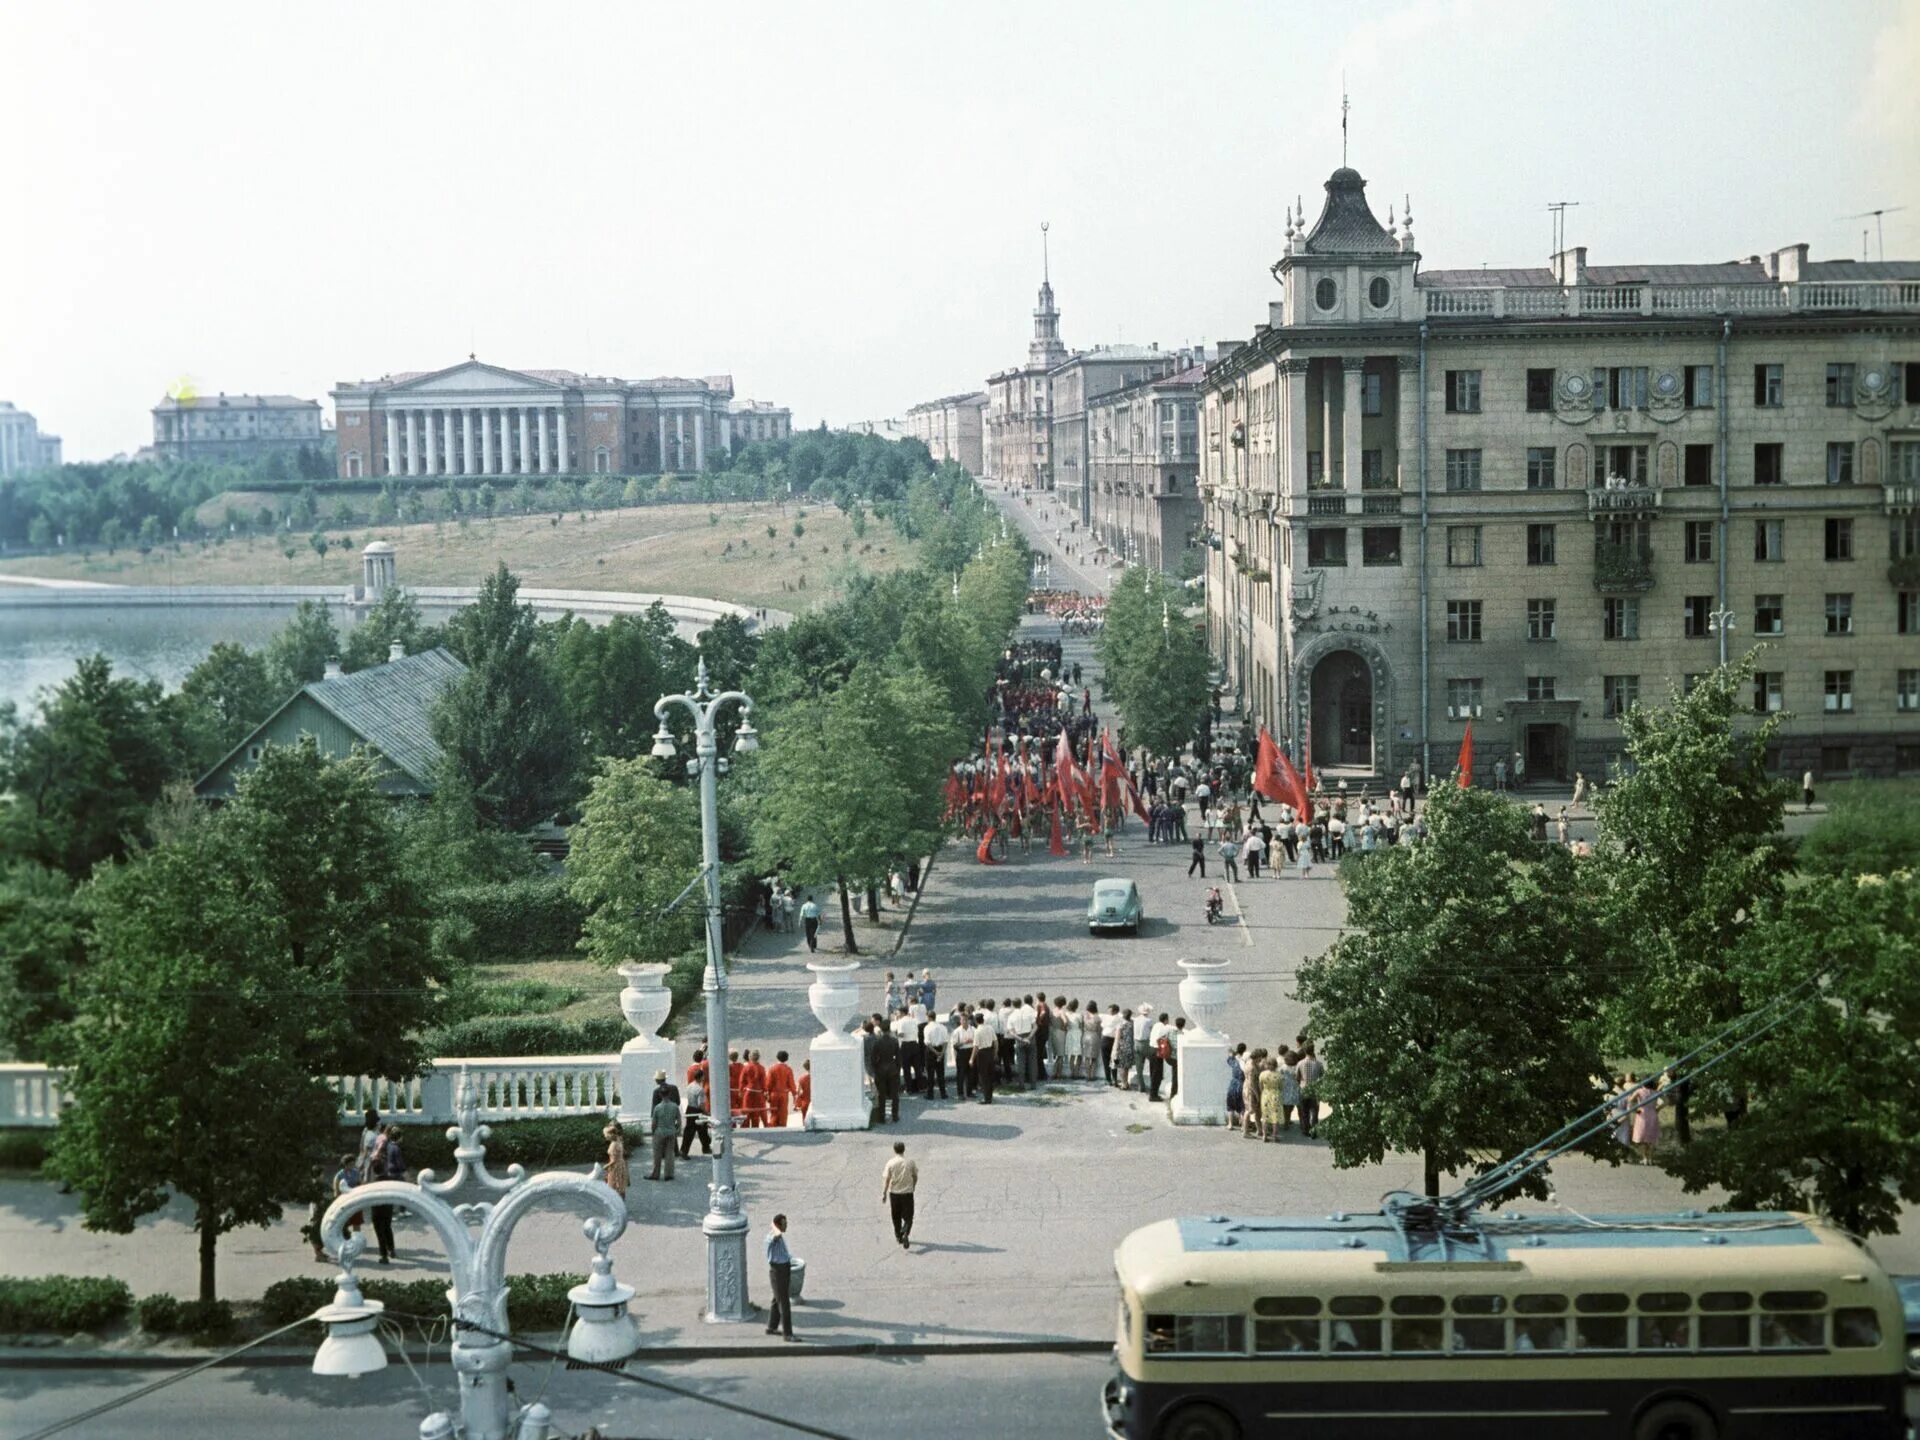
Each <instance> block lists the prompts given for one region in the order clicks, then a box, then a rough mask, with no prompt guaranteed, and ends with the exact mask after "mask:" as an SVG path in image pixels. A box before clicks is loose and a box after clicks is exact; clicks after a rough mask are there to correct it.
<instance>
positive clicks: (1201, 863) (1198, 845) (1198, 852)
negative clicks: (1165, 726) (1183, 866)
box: [1187, 835, 1207, 880]
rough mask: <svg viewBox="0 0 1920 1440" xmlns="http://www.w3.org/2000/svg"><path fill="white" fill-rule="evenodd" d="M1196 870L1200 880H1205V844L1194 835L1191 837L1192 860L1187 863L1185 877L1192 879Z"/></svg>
mask: <svg viewBox="0 0 1920 1440" xmlns="http://www.w3.org/2000/svg"><path fill="white" fill-rule="evenodd" d="M1196 870H1198V871H1199V872H1200V878H1201V879H1202V880H1204V879H1206V878H1207V842H1206V841H1205V840H1203V839H1201V838H1200V836H1198V835H1196V836H1194V837H1193V859H1192V860H1190V861H1188V862H1187V876H1188V878H1189V879H1191V878H1192V876H1193V872H1194V871H1196Z"/></svg>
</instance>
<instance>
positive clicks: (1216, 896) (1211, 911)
mask: <svg viewBox="0 0 1920 1440" xmlns="http://www.w3.org/2000/svg"><path fill="white" fill-rule="evenodd" d="M1225 916H1226V902H1225V901H1224V900H1222V899H1221V898H1220V892H1219V891H1218V890H1209V891H1208V892H1207V924H1209V925H1218V924H1219V923H1220V922H1221V920H1222V919H1224V918H1225Z"/></svg>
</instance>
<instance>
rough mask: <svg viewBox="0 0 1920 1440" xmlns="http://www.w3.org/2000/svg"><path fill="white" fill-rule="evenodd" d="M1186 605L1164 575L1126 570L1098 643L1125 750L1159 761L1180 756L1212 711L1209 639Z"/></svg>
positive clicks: (1111, 602)
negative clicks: (1138, 748) (1135, 748)
mask: <svg viewBox="0 0 1920 1440" xmlns="http://www.w3.org/2000/svg"><path fill="white" fill-rule="evenodd" d="M1183 599H1184V596H1183V594H1182V593H1181V592H1179V591H1177V590H1175V589H1174V587H1173V586H1172V585H1171V584H1170V583H1169V582H1168V581H1167V579H1166V577H1165V576H1163V575H1162V576H1155V575H1154V574H1152V573H1151V572H1149V571H1146V570H1143V569H1139V568H1135V569H1132V570H1129V571H1127V572H1126V573H1125V574H1124V575H1122V576H1121V578H1120V582H1119V583H1118V584H1117V585H1115V586H1114V589H1113V594H1112V597H1111V598H1110V600H1109V602H1108V610H1107V617H1106V624H1105V625H1104V626H1103V627H1102V629H1101V632H1100V637H1099V639H1098V640H1096V641H1095V643H1094V650H1095V653H1096V654H1098V655H1099V657H1100V660H1101V664H1102V672H1103V673H1102V687H1103V688H1104V689H1105V691H1106V693H1107V694H1108V695H1109V696H1111V697H1112V699H1113V701H1114V704H1115V707H1116V708H1117V709H1118V710H1119V712H1120V719H1121V724H1122V732H1123V734H1124V736H1125V738H1126V741H1127V743H1128V744H1130V745H1144V746H1146V747H1147V748H1148V749H1149V750H1152V751H1154V752H1155V753H1156V754H1160V755H1177V754H1178V753H1179V752H1180V751H1181V750H1182V749H1183V748H1184V747H1185V746H1186V744H1187V742H1188V741H1190V740H1192V739H1193V737H1194V734H1195V732H1196V731H1197V730H1198V728H1199V724H1200V718H1201V716H1202V715H1203V714H1205V712H1206V708H1207V701H1208V685H1207V677H1208V671H1209V669H1210V665H1211V662H1210V661H1209V659H1208V656H1207V645H1206V636H1205V634H1204V632H1203V631H1202V630H1201V628H1200V627H1199V626H1198V625H1196V624H1194V623H1193V622H1191V621H1189V620H1188V619H1187V618H1186V616H1185V614H1184V613H1182V611H1181V605H1182V602H1183Z"/></svg>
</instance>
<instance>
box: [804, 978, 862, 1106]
mask: <svg viewBox="0 0 1920 1440" xmlns="http://www.w3.org/2000/svg"><path fill="white" fill-rule="evenodd" d="M807 969H809V970H811V971H812V972H813V984H812V985H810V986H808V987H807V1004H808V1005H809V1006H811V1007H812V1009H813V1015H814V1018H815V1019H816V1020H818V1021H819V1022H820V1024H821V1026H822V1029H823V1031H824V1033H823V1034H820V1035H816V1036H814V1037H813V1044H812V1046H811V1047H809V1049H808V1051H807V1055H808V1058H809V1059H811V1060H812V1062H813V1104H812V1106H811V1107H810V1108H809V1109H808V1111H807V1128H808V1129H810V1130H864V1129H866V1128H867V1121H868V1117H869V1113H870V1112H869V1110H868V1107H867V1096H866V1089H865V1084H864V1081H865V1078H866V1077H865V1068H866V1067H865V1065H864V1063H863V1062H862V1054H863V1048H862V1046H861V1043H860V1040H859V1037H858V1036H854V1035H849V1034H847V1022H848V1021H849V1020H851V1019H853V1017H854V1014H855V1012H857V1011H858V1010H859V1008H860V980H859V970H860V962H859V961H858V960H846V961H829V960H809V961H808V962H807Z"/></svg>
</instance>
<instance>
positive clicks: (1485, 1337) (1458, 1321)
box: [1453, 1295, 1507, 1353]
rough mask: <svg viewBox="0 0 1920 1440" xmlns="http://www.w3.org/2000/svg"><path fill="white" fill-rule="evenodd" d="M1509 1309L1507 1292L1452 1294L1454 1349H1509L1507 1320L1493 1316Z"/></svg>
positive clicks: (1470, 1350) (1464, 1351)
mask: <svg viewBox="0 0 1920 1440" xmlns="http://www.w3.org/2000/svg"><path fill="white" fill-rule="evenodd" d="M1506 1308H1507V1297H1506V1296H1504V1295H1456V1296H1454V1297H1453V1313H1454V1317H1455V1318H1454V1322H1453V1348H1454V1349H1455V1350H1458V1351H1461V1352H1463V1353H1471V1352H1476V1351H1485V1350H1505V1349H1506V1348H1507V1322H1506V1321H1505V1320H1500V1319H1494V1318H1492V1317H1494V1316H1498V1315H1503V1314H1505V1312H1506Z"/></svg>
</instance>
